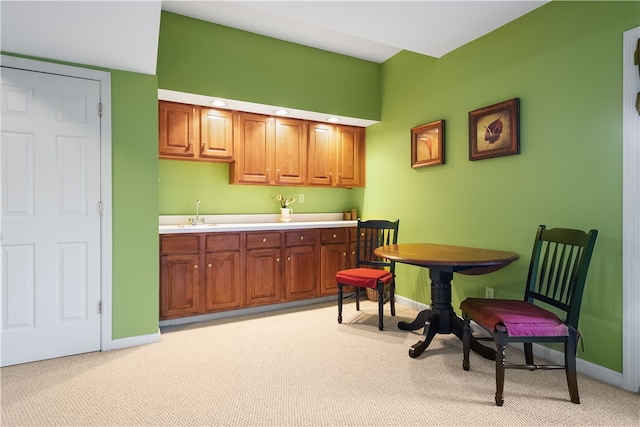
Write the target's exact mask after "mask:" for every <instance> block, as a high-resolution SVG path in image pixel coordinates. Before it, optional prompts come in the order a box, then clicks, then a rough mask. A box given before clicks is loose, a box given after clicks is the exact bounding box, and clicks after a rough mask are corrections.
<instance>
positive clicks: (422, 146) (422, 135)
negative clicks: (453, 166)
mask: <svg viewBox="0 0 640 427" xmlns="http://www.w3.org/2000/svg"><path fill="white" fill-rule="evenodd" d="M443 164H444V120H438V121H435V122H431V123H427V124H425V125H421V126H417V127H414V128H412V129H411V167H412V168H414V169H415V168H421V167H425V166H435V165H443Z"/></svg>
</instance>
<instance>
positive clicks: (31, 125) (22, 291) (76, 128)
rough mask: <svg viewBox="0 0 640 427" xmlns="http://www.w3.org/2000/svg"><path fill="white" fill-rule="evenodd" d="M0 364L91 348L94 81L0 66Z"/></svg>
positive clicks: (95, 340) (96, 157)
mask: <svg viewBox="0 0 640 427" xmlns="http://www.w3.org/2000/svg"><path fill="white" fill-rule="evenodd" d="M1 77H2V96H1V103H0V118H1V120H2V121H1V122H0V125H1V135H2V152H1V156H2V157H1V159H2V161H1V174H0V177H1V190H2V198H1V212H2V226H1V227H2V228H1V230H2V268H1V270H0V271H1V272H2V298H1V301H2V307H1V309H2V310H1V313H2V319H1V321H2V329H1V334H2V337H1V338H2V339H1V353H0V354H1V355H0V365H1V366H8V365H13V364H17V363H24V362H30V361H35V360H42V359H47V358H52V357H59V356H65V355H70V354H77V353H84V352H89V351H96V350H99V349H100V342H101V341H100V331H101V324H100V312H99V311H100V310H99V303H100V286H101V285H100V278H101V272H100V265H101V264H100V259H101V258H100V257H101V254H100V245H101V242H100V226H101V220H100V116H99V110H98V108H99V103H100V82H98V81H95V80H87V79H81V78H74V77H67V76H60V75H54V74H47V73H41V72H33V71H24V70H16V69H12V68H6V67H2V69H1Z"/></svg>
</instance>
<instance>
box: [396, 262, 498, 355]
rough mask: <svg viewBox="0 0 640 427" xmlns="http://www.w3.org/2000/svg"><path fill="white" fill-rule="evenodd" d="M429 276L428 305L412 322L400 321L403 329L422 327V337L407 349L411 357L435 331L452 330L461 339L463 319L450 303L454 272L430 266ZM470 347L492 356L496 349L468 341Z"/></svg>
mask: <svg viewBox="0 0 640 427" xmlns="http://www.w3.org/2000/svg"><path fill="white" fill-rule="evenodd" d="M429 278H430V279H431V309H427V310H422V311H421V312H420V313H418V315H417V316H416V318H415V319H414V320H413V321H412V322H411V323H406V322H399V323H398V328H399V329H402V330H403V331H415V330H418V329H420V328H424V339H422V340H420V341H418V342H417V343H415V344H414V345H412V346H411V349H409V356H410V357H412V358H415V357H418V356H420V355H421V354H422V353H423V352H424V351H425V350H426V349H427V347H428V346H429V344H431V340H433V337H435V336H436V334H454V335H455V336H457V337H458V338H459V339H460V340H462V325H463V320H462V319H461V318H459V317H458V316H457V315H456V314H455V312H454V311H453V308H452V307H451V279H453V273H450V272H447V271H439V270H436V269H434V268H431V269H430V270H429ZM471 350H473V351H475V352H476V353H478V354H479V355H481V356H482V357H484V358H486V359H489V360H495V359H496V352H495V351H494V350H492V349H490V348H489V347H486V346H484V345H482V344H480V343H479V342H477V341H475V340H472V341H471Z"/></svg>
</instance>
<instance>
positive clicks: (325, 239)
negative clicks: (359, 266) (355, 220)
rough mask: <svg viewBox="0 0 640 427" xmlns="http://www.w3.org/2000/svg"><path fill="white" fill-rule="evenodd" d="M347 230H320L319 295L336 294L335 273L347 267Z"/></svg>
mask: <svg viewBox="0 0 640 427" xmlns="http://www.w3.org/2000/svg"><path fill="white" fill-rule="evenodd" d="M348 251H349V229H348V228H325V229H320V294H321V295H329V294H335V293H337V292H338V285H337V284H336V273H337V272H338V271H340V270H344V269H346V268H347V266H348V265H349V258H350V257H349V256H348Z"/></svg>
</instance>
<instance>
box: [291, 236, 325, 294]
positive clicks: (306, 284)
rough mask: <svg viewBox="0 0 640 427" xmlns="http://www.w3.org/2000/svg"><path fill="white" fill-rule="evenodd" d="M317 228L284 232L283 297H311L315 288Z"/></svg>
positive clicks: (316, 274) (314, 292)
mask: <svg viewBox="0 0 640 427" xmlns="http://www.w3.org/2000/svg"><path fill="white" fill-rule="evenodd" d="M317 234H318V233H317V230H294V231H287V232H286V233H285V245H286V248H285V251H286V253H285V275H284V276H285V285H284V289H285V298H286V299H287V300H297V299H304V298H312V297H314V296H316V295H317V294H318V290H317V283H318V281H317V279H316V278H317V277H318V269H317V267H316V266H317V264H318V263H317V261H316V260H317V259H318V249H317V244H316V243H317V242H318V239H317Z"/></svg>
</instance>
